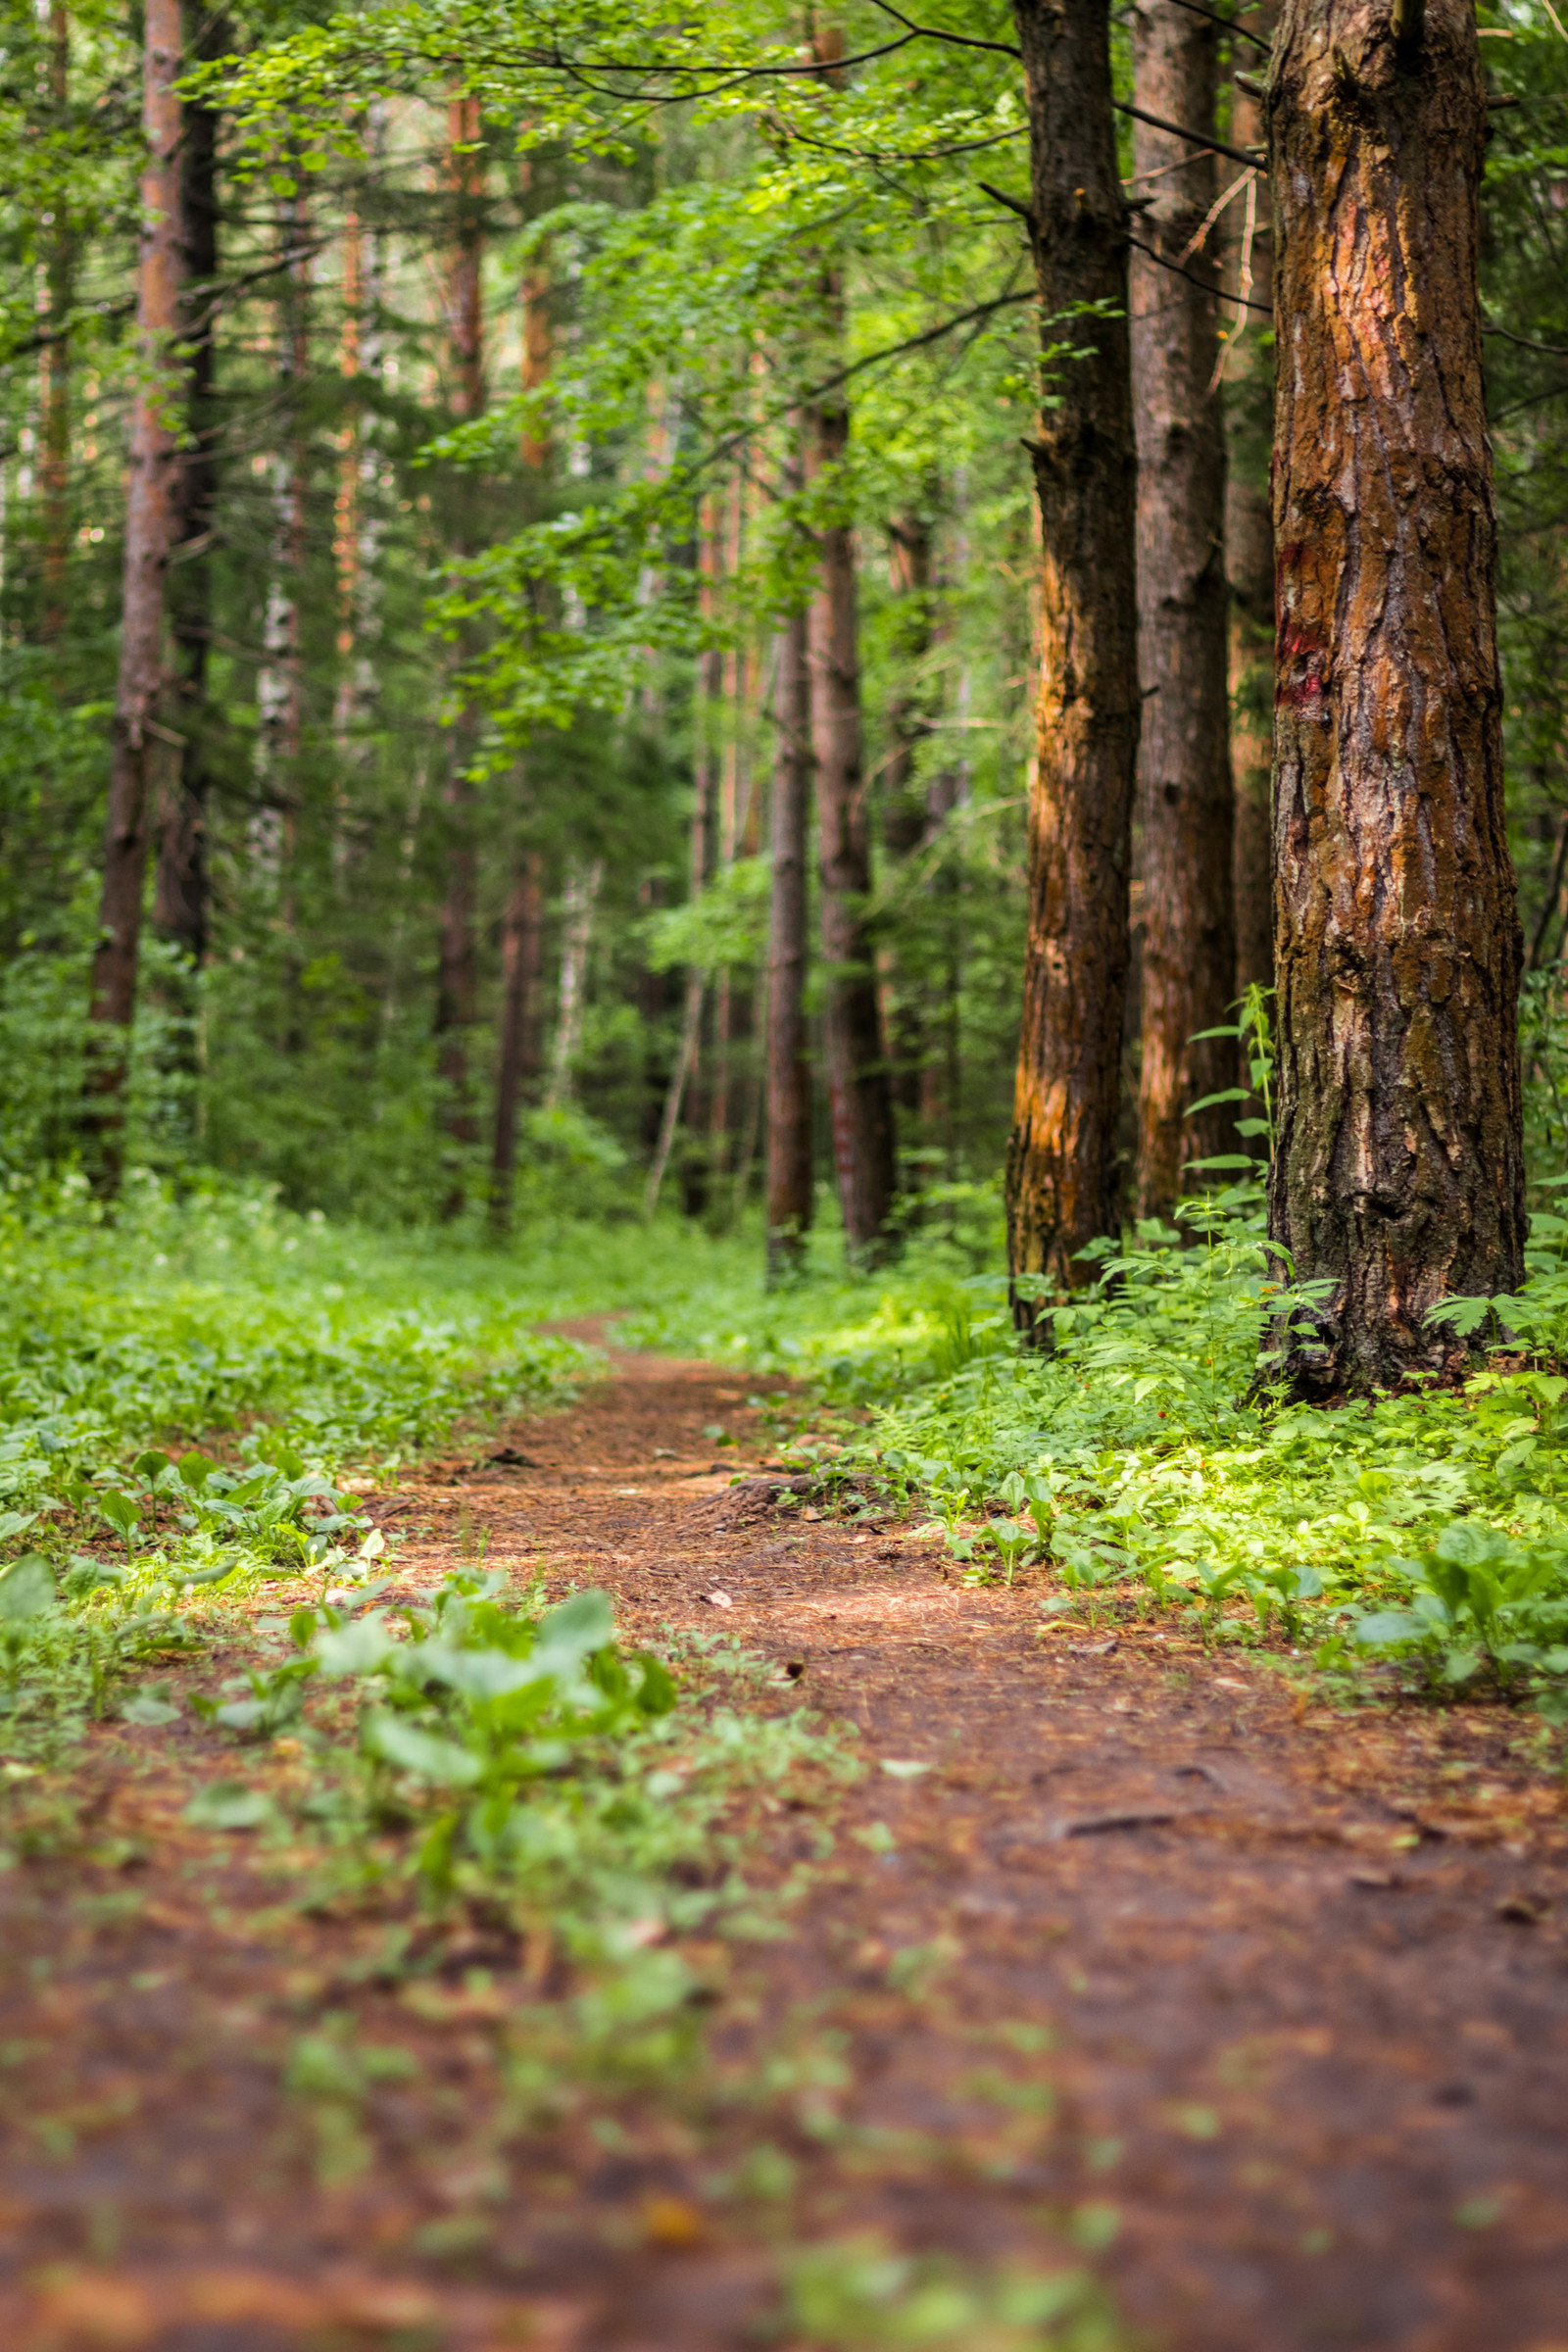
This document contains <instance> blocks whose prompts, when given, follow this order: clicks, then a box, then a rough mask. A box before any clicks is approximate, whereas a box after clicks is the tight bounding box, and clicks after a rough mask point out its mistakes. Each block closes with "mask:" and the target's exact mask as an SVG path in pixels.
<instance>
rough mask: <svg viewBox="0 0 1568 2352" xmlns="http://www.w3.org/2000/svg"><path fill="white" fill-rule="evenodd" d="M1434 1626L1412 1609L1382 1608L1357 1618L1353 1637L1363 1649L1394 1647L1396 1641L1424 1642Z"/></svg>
mask: <svg viewBox="0 0 1568 2352" xmlns="http://www.w3.org/2000/svg"><path fill="white" fill-rule="evenodd" d="M1431 1631H1432V1628H1431V1626H1430V1625H1428V1623H1427V1622H1426V1620H1425V1618H1423V1617H1417V1616H1416V1615H1415V1614H1414V1612H1413V1611H1412V1610H1410V1609H1381V1610H1379V1611H1378V1612H1377V1613H1376V1614H1375V1615H1373V1616H1371V1617H1361V1618H1358V1619H1357V1620H1356V1624H1355V1628H1354V1632H1353V1635H1352V1639H1353V1640H1354V1641H1355V1642H1358V1643H1359V1644H1360V1646H1361V1647H1362V1648H1363V1649H1387V1648H1392V1647H1393V1646H1394V1644H1395V1643H1396V1642H1424V1641H1426V1639H1427V1637H1428V1636H1429V1635H1430V1633H1431Z"/></svg>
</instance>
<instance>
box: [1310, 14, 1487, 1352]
mask: <svg viewBox="0 0 1568 2352" xmlns="http://www.w3.org/2000/svg"><path fill="white" fill-rule="evenodd" d="M1486 104H1487V102H1486V90H1485V86H1484V84H1483V81H1482V76H1481V68H1480V61H1479V50H1478V47H1477V42H1476V30H1475V14H1474V11H1473V9H1472V8H1471V7H1470V5H1469V0H1427V4H1426V8H1425V11H1424V14H1423V12H1422V11H1421V10H1420V9H1419V8H1414V9H1406V8H1402V7H1401V8H1397V10H1396V11H1395V13H1394V15H1393V16H1391V14H1390V11H1389V9H1388V8H1387V7H1386V6H1385V5H1384V4H1383V0H1285V5H1284V7H1283V8H1282V10H1281V20H1280V30H1279V35H1278V38H1277V41H1276V43H1275V49H1274V60H1273V66H1272V70H1271V75H1270V96H1269V117H1270V130H1271V134H1272V136H1271V167H1272V172H1273V182H1274V226H1275V236H1276V240H1277V258H1276V265H1275V293H1274V318H1275V332H1276V336H1277V339H1278V343H1277V348H1278V355H1279V356H1278V365H1277V372H1276V408H1275V448H1276V453H1277V454H1276V461H1275V479H1274V543H1275V550H1276V557H1277V564H1278V591H1279V647H1278V662H1277V670H1276V684H1275V737H1274V743H1275V755H1274V846H1275V858H1276V871H1277V874H1278V883H1277V895H1276V898H1275V929H1274V954H1275V966H1276V970H1277V972H1278V976H1279V977H1278V987H1279V1054H1280V1060H1279V1149H1278V1152H1277V1155H1276V1158H1275V1163H1274V1177H1273V1184H1272V1190H1271V1201H1270V1208H1271V1229H1272V1232H1273V1235H1274V1238H1275V1240H1276V1241H1277V1242H1278V1244H1279V1245H1280V1247H1281V1249H1282V1250H1285V1251H1288V1252H1289V1253H1290V1259H1291V1262H1292V1264H1293V1266H1294V1271H1295V1274H1296V1277H1297V1279H1298V1281H1303V1282H1305V1281H1312V1282H1327V1283H1330V1284H1332V1286H1333V1288H1332V1292H1331V1293H1330V1294H1329V1295H1328V1296H1327V1297H1326V1298H1325V1299H1323V1300H1322V1301H1321V1302H1319V1303H1316V1304H1314V1305H1313V1306H1311V1307H1310V1308H1298V1309H1296V1310H1295V1311H1294V1313H1293V1314H1292V1316H1291V1317H1290V1328H1289V1330H1281V1331H1279V1332H1278V1333H1277V1335H1276V1340H1277V1345H1278V1347H1279V1348H1280V1356H1279V1358H1278V1368H1279V1369H1280V1370H1282V1371H1283V1373H1284V1376H1285V1378H1286V1380H1287V1382H1288V1383H1289V1385H1290V1386H1291V1388H1292V1389H1293V1390H1295V1391H1296V1392H1297V1393H1299V1394H1303V1395H1307V1396H1317V1397H1327V1396H1333V1395H1336V1394H1339V1393H1342V1392H1344V1391H1346V1390H1348V1389H1355V1390H1364V1389H1377V1388H1388V1387H1393V1386H1395V1385H1397V1383H1399V1382H1400V1381H1402V1380H1407V1379H1411V1378H1419V1377H1420V1376H1422V1375H1427V1374H1431V1373H1435V1372H1440V1371H1443V1370H1445V1369H1446V1368H1447V1367H1448V1366H1449V1365H1450V1364H1451V1363H1452V1362H1453V1360H1454V1358H1455V1356H1456V1354H1457V1352H1458V1351H1457V1349H1456V1347H1455V1345H1454V1343H1453V1342H1452V1340H1451V1339H1450V1338H1449V1337H1447V1336H1446V1334H1445V1332H1444V1331H1443V1329H1442V1328H1441V1327H1434V1326H1431V1325H1429V1324H1428V1323H1427V1322H1426V1320H1425V1318H1426V1315H1427V1312H1428V1310H1429V1309H1430V1308H1431V1307H1432V1306H1434V1305H1435V1304H1436V1303H1437V1302H1438V1301H1439V1300H1440V1299H1443V1298H1445V1297H1446V1296H1448V1295H1450V1294H1458V1295H1462V1296H1467V1297H1474V1296H1482V1295H1486V1296H1490V1295H1494V1294H1495V1293H1498V1292H1504V1291H1511V1290H1513V1289H1514V1288H1515V1287H1516V1285H1517V1283H1518V1281H1519V1279H1520V1275H1521V1271H1522V1266H1521V1249H1522V1245H1523V1241H1524V1234H1525V1204H1524V1172H1523V1146H1522V1130H1521V1108H1520V1072H1519V1048H1518V1038H1517V1004H1518V990H1519V965H1520V957H1521V943H1520V936H1519V922H1518V916H1517V913H1516V910H1515V905H1514V879H1513V869H1512V865H1511V863H1510V860H1509V856H1508V846H1507V836H1506V833H1505V831H1504V823H1503V784H1502V739H1501V717H1502V710H1501V693H1500V682H1499V675H1498V666H1497V645H1496V612H1495V606H1496V598H1495V564H1496V529H1495V519H1494V512H1493V496H1492V465H1491V454H1490V450H1489V447H1488V441H1487V428H1486V409H1485V398H1484V389H1483V383H1482V368H1481V308H1480V300H1479V295H1478V290H1477V282H1476V269H1477V241H1478V221H1477V188H1478V185H1479V180H1480V173H1481V163H1482V155H1483V150H1484V144H1485V139H1486V124H1487V114H1486Z"/></svg>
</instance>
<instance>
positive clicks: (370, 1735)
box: [365, 1714, 484, 1789]
mask: <svg viewBox="0 0 1568 2352" xmlns="http://www.w3.org/2000/svg"><path fill="white" fill-rule="evenodd" d="M365 1744H366V1746H367V1747H368V1749H369V1751H370V1753H371V1754H372V1755H373V1756H379V1757H380V1759H381V1761H382V1762H383V1763H384V1764H391V1765H394V1766H395V1767H396V1768H397V1770H398V1771H399V1772H412V1773H417V1775H418V1777H419V1779H420V1780H423V1781H434V1782H436V1783H438V1784H439V1785H440V1786H441V1787H443V1788H451V1789H467V1788H471V1787H472V1785H473V1783H474V1782H475V1781H476V1780H477V1779H478V1778H479V1775H480V1773H481V1772H482V1770H483V1769H484V1768H483V1765H482V1764H481V1762H480V1760H479V1758H478V1757H477V1756H476V1755H474V1754H473V1753H472V1751H471V1750H470V1749H468V1748H466V1747H460V1746H459V1745H458V1743H457V1741H456V1740H442V1739H439V1738H437V1736H436V1735H435V1734H434V1733H433V1732H421V1731H419V1730H418V1729H417V1727H416V1726H415V1725H414V1724H412V1723H405V1722H403V1721H402V1719H401V1718H400V1717H399V1716H396V1715H385V1714H383V1715H372V1716H371V1718H370V1720H369V1722H368V1724H367V1726H366V1730H365Z"/></svg>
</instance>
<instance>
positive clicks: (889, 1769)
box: [881, 1756, 933, 1781]
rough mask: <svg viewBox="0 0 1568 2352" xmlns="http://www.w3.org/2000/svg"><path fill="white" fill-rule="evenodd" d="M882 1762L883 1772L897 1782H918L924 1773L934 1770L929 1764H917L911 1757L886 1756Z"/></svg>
mask: <svg viewBox="0 0 1568 2352" xmlns="http://www.w3.org/2000/svg"><path fill="white" fill-rule="evenodd" d="M881 1762H882V1769H883V1771H884V1772H885V1773H887V1774H888V1775H889V1776H890V1778H891V1779H893V1780H895V1781H913V1780H918V1778H919V1776H920V1774H921V1773H922V1772H930V1771H931V1770H932V1769H933V1767H932V1766H931V1765H929V1764H919V1763H916V1762H915V1761H914V1759H913V1758H912V1757H910V1756H884V1757H883V1758H882V1759H881Z"/></svg>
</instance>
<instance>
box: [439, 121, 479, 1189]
mask: <svg viewBox="0 0 1568 2352" xmlns="http://www.w3.org/2000/svg"><path fill="white" fill-rule="evenodd" d="M448 122H449V141H450V144H449V152H448V164H449V173H450V180H451V188H452V197H453V209H454V213H455V231H456V234H455V240H454V245H453V252H452V263H451V270H450V273H449V276H448V282H447V332H448V341H449V345H450V351H451V368H452V390H451V402H452V411H453V415H454V416H455V417H457V418H458V420H459V421H460V422H466V421H467V420H469V419H470V418H472V417H478V416H480V415H481V414H482V413H483V410H484V392H485V386H484V327H483V309H482V303H481V283H482V272H481V265H482V256H483V225H482V221H481V217H480V206H481V203H482V200H483V190H484V169H483V160H482V158H481V157H480V156H479V155H477V154H474V153H472V152H469V150H470V149H471V148H472V146H473V145H474V143H475V142H476V141H477V139H478V137H479V131H480V117H479V101H478V99H477V98H455V99H454V100H453V101H452V105H451V107H450V109H449V115H448ZM475 490H476V486H475V484H474V482H473V481H472V480H471V479H468V480H464V481H461V482H460V483H459V485H458V498H459V501H460V505H461V515H460V517H459V521H458V528H457V530H456V531H455V533H454V540H455V552H456V553H457V554H458V555H460V556H466V555H470V554H472V553H473V549H474V543H475V540H476V538H477V519H478V518H477V511H476V510H477V498H476V495H475ZM472 736H473V723H472V716H471V713H469V712H467V711H465V712H464V713H463V714H462V716H461V717H460V719H459V721H458V724H457V726H456V727H455V728H454V730H453V739H452V750H451V756H450V759H449V761H448V765H447V775H446V782H445V784H444V786H443V787H442V793H441V804H442V816H443V820H444V831H445V839H446V867H447V879H446V891H445V895H444V897H443V899H442V903H441V923H440V949H439V969H438V972H437V978H436V1011H435V1030H436V1038H437V1055H436V1067H437V1074H438V1076H439V1078H440V1081H441V1090H442V1104H441V1128H442V1132H443V1134H444V1135H445V1136H446V1138H447V1141H448V1145H449V1150H450V1162H451V1180H450V1182H449V1184H448V1187H447V1191H446V1195H445V1198H444V1200H443V1201H442V1204H441V1213H442V1215H443V1216H445V1217H455V1216H456V1215H457V1214H458V1213H459V1211H460V1210H461V1208H462V1207H463V1203H464V1201H465V1199H466V1193H467V1186H466V1177H465V1170H464V1161H465V1158H466V1154H467V1153H468V1152H470V1151H471V1150H472V1148H473V1146H474V1145H475V1144H477V1143H478V1141H479V1119H478V1112H477V1110H476V1107H475V1104H474V1101H473V1080H472V1072H471V1071H470V1069H469V1066H468V1061H469V1048H470V1044H471V1041H472V1036H473V1029H474V1024H475V1022H476V1021H477V1020H478V1017H479V948H478V940H477V937H476V925H477V906H478V875H479V866H478V848H477V844H476V842H475V839H474V791H473V781H472V778H471V777H470V776H469V773H468V767H469V762H470V760H471V758H472V752H473V743H472Z"/></svg>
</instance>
